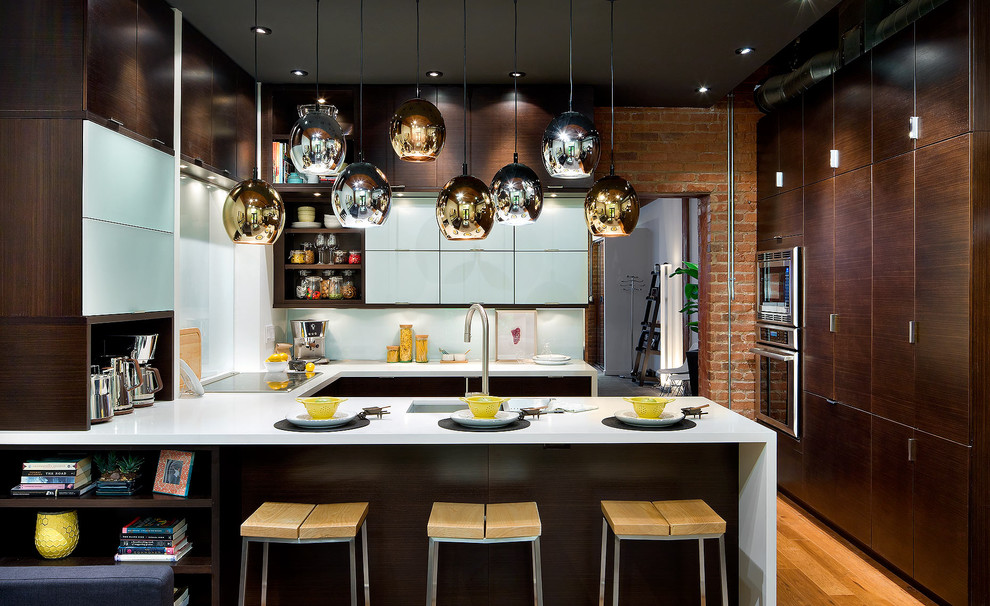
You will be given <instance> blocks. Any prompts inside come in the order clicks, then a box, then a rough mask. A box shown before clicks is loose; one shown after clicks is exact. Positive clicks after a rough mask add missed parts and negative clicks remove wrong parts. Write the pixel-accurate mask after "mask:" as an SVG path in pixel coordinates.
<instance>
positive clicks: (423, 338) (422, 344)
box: [416, 335, 430, 362]
mask: <svg viewBox="0 0 990 606" xmlns="http://www.w3.org/2000/svg"><path fill="white" fill-rule="evenodd" d="M429 340H430V335H416V361H417V362H429V361H430V343H429Z"/></svg>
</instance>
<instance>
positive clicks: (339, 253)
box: [333, 248, 347, 265]
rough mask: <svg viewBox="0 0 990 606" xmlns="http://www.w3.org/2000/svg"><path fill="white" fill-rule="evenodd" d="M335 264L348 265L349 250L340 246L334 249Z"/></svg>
mask: <svg viewBox="0 0 990 606" xmlns="http://www.w3.org/2000/svg"><path fill="white" fill-rule="evenodd" d="M333 264H334V265H347V251H346V250H343V249H340V248H338V249H335V250H334V251H333Z"/></svg>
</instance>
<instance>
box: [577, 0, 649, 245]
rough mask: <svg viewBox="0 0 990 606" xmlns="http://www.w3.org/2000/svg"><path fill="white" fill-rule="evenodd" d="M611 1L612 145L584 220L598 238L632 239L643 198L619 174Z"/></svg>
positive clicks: (611, 2) (612, 3)
mask: <svg viewBox="0 0 990 606" xmlns="http://www.w3.org/2000/svg"><path fill="white" fill-rule="evenodd" d="M608 2H609V38H608V65H609V71H610V73H611V81H612V84H611V87H612V130H611V133H612V144H611V150H610V152H609V154H610V158H609V170H608V176H607V177H602V178H601V179H599V180H597V181H595V184H594V185H592V186H591V189H590V190H589V191H588V194H587V196H585V199H584V218H585V221H586V222H587V223H588V231H590V232H591V234H592V235H594V236H605V237H612V236H628V235H629V234H630V233H632V230H633V229H635V227H636V223H637V222H638V221H639V197H638V196H637V195H636V190H635V189H633V186H632V183H630V182H629V181H626V180H625V179H623V178H622V177H619V176H616V174H615V60H614V57H613V54H614V53H613V47H614V45H615V0H608Z"/></svg>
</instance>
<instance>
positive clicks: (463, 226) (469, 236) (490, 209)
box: [437, 0, 495, 240]
mask: <svg viewBox="0 0 990 606" xmlns="http://www.w3.org/2000/svg"><path fill="white" fill-rule="evenodd" d="M463 6H464V132H465V133H466V132H468V130H467V0H464V2H463ZM494 223H495V205H494V204H492V198H491V193H489V191H488V186H487V185H485V184H484V183H483V182H482V181H481V179H478V178H476V177H473V176H471V175H469V174H468V164H467V137H465V138H464V167H463V174H461V175H460V176H458V177H454V178H453V179H451V180H450V181H447V184H446V185H444V186H443V189H441V190H440V195H438V196H437V224H438V225H439V226H440V231H441V232H443V235H444V237H445V238H447V239H448V240H484V239H485V238H487V237H488V234H489V232H491V230H492V225H494Z"/></svg>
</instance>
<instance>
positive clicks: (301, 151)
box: [289, 0, 347, 175]
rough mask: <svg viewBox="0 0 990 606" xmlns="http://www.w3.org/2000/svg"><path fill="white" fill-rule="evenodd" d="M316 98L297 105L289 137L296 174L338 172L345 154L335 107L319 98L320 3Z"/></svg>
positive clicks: (318, 7)
mask: <svg viewBox="0 0 990 606" xmlns="http://www.w3.org/2000/svg"><path fill="white" fill-rule="evenodd" d="M316 99H317V101H318V103H315V104H306V105H300V106H299V107H298V108H297V109H298V111H299V120H297V121H296V123H295V125H293V127H292V133H291V134H290V135H289V157H290V158H292V165H293V166H295V167H296V171H297V172H300V173H304V174H307V175H334V174H337V173H338V172H340V168H341V166H342V165H343V163H344V154H345V153H346V152H347V142H346V141H345V140H344V131H343V130H342V129H341V128H340V124H338V123H337V108H336V107H334V106H333V105H329V104H323V103H322V97H320V0H316Z"/></svg>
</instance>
